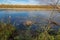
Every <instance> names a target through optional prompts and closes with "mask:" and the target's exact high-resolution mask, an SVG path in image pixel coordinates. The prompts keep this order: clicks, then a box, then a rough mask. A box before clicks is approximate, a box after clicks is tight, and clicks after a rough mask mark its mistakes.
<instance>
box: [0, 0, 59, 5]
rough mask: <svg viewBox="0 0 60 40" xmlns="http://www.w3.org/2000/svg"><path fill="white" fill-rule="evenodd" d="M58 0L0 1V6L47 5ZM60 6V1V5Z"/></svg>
mask: <svg viewBox="0 0 60 40" xmlns="http://www.w3.org/2000/svg"><path fill="white" fill-rule="evenodd" d="M56 2H57V0H0V4H18V5H21V4H22V5H40V4H42V5H45V4H52V3H56ZM58 4H60V1H59V3H58Z"/></svg>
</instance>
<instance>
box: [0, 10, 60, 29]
mask: <svg viewBox="0 0 60 40" xmlns="http://www.w3.org/2000/svg"><path fill="white" fill-rule="evenodd" d="M52 12H53V11H45V10H38V11H12V10H0V20H1V21H3V22H7V21H8V20H10V22H11V24H14V23H15V24H14V25H15V26H16V28H19V27H20V26H19V25H20V24H21V23H23V22H24V21H26V20H29V21H33V22H37V23H40V24H41V26H43V25H47V24H48V21H47V20H48V19H49V18H50V15H51V13H52ZM51 20H53V21H55V22H57V23H58V24H60V13H59V12H58V11H54V12H53V14H52V19H51ZM53 25H54V24H53ZM54 26H55V27H54V28H57V26H59V25H54ZM34 27H36V26H35V25H33V28H34ZM35 29H36V28H35Z"/></svg>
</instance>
